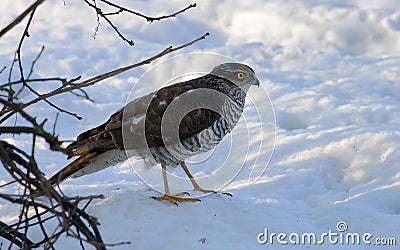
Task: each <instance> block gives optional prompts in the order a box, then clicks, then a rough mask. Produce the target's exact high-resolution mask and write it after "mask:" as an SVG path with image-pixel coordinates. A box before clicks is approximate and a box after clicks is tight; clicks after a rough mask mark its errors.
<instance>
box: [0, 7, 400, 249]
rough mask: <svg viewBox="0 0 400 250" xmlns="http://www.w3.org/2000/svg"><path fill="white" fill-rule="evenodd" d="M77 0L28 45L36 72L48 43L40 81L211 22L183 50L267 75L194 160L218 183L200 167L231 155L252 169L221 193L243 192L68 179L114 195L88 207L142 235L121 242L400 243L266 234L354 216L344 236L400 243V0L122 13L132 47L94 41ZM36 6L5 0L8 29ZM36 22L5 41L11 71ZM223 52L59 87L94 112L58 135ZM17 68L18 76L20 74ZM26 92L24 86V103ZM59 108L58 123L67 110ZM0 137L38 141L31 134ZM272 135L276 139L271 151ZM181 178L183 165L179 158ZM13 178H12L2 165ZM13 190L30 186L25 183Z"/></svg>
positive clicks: (1, 44) (133, 57)
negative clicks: (282, 239)
mask: <svg viewBox="0 0 400 250" xmlns="http://www.w3.org/2000/svg"><path fill="white" fill-rule="evenodd" d="M65 3H66V4H65V5H64V4H63V1H46V2H45V3H44V4H43V5H42V6H41V7H40V8H39V9H38V11H37V15H36V16H35V18H34V22H33V24H32V28H31V31H30V34H31V37H30V38H29V39H27V40H26V42H25V44H24V47H23V56H24V62H23V63H24V65H25V66H26V68H29V65H30V63H31V60H32V59H34V58H35V56H36V55H37V53H38V52H39V50H40V47H41V45H45V46H46V49H45V52H44V54H43V56H42V58H41V59H40V61H39V62H38V63H37V65H36V66H35V74H36V75H35V77H50V76H63V77H68V78H73V77H76V76H78V75H82V77H83V78H86V77H90V76H93V75H95V74H100V73H103V72H106V71H108V70H112V69H116V68H118V67H121V66H126V65H128V64H132V63H134V62H137V61H139V60H140V59H143V58H145V57H148V56H151V55H154V54H155V53H157V52H159V51H161V50H163V49H165V48H166V47H167V46H169V45H179V44H181V43H184V42H187V41H188V40H190V39H193V38H195V37H197V36H200V35H202V34H204V33H205V32H207V31H209V32H210V33H211V36H209V37H208V38H207V39H205V40H204V41H201V42H199V43H197V44H195V45H193V46H191V47H189V48H187V49H184V50H183V51H182V52H178V53H176V54H174V55H179V54H180V53H183V52H186V53H188V52H208V53H210V52H211V53H217V54H222V55H225V56H228V57H231V58H233V59H235V60H238V61H240V62H244V63H246V64H248V65H250V66H252V68H253V69H254V70H255V71H256V73H257V76H258V78H259V79H260V81H261V83H262V87H260V88H259V89H257V88H256V87H252V88H251V89H250V90H249V98H248V100H247V103H248V106H247V107H246V110H245V113H244V118H243V119H242V121H241V122H240V123H239V124H238V125H237V128H235V130H234V133H233V135H232V136H231V137H228V138H226V139H224V141H223V142H222V143H221V144H220V145H219V146H218V147H217V148H216V149H215V150H214V151H213V153H212V155H211V156H210V157H207V158H206V159H205V160H204V161H201V162H197V163H196V164H189V166H188V167H189V169H190V170H191V171H192V173H193V174H194V176H195V177H198V178H200V179H199V181H198V182H199V183H200V185H202V186H203V187H204V188H208V187H218V186H220V184H219V183H217V180H218V178H211V179H204V178H203V177H204V176H207V175H209V174H210V173H213V171H214V170H215V169H216V168H218V166H222V164H223V163H224V162H227V161H228V160H226V158H227V157H229V161H228V162H229V164H230V165H229V164H228V167H229V166H231V167H232V169H234V170H235V171H236V170H237V169H240V170H241V171H240V173H239V174H238V175H237V176H236V178H234V179H233V180H232V182H230V183H229V184H228V185H226V186H225V187H224V188H223V190H224V191H227V192H230V193H232V194H233V197H228V196H226V195H223V194H216V195H214V194H213V195H208V196H205V197H202V198H201V200H202V202H199V203H180V204H179V206H178V207H176V206H174V205H171V204H169V203H167V202H156V201H154V200H153V199H150V198H149V197H151V196H155V195H160V194H159V193H157V192H156V191H154V190H152V189H150V188H149V187H148V186H146V184H145V183H144V182H143V181H142V180H141V179H140V178H139V177H138V176H137V175H136V174H135V173H134V171H132V168H131V166H130V165H129V162H128V161H127V162H124V163H123V164H120V165H117V166H115V167H112V168H108V169H105V170H103V171H100V172H98V173H95V174H92V175H88V176H84V177H81V178H78V179H73V180H68V181H66V182H65V183H64V184H63V185H62V188H63V191H64V192H65V193H66V194H68V195H71V196H76V195H82V196H83V195H89V194H104V195H105V199H104V200H99V201H96V202H94V204H92V205H91V206H90V207H89V208H88V211H89V212H90V213H91V214H92V215H94V216H96V217H97V218H98V219H99V222H100V223H101V226H100V229H101V230H102V233H103V238H104V240H105V242H107V243H116V242H121V241H130V242H131V244H130V245H122V246H118V247H115V248H116V249H174V250H176V249H309V248H311V249H338V248H346V249H397V248H398V247H397V248H396V246H382V245H366V244H363V243H361V244H360V245H349V246H346V245H345V244H339V243H337V244H331V243H329V241H328V240H326V241H325V244H321V245H316V246H315V245H308V244H305V245H298V246H293V245H291V244H289V245H281V244H279V242H278V240H277V238H276V237H275V240H274V244H273V245H271V244H269V243H267V244H265V245H261V244H259V243H258V241H257V235H259V234H260V233H262V232H264V229H265V228H267V229H268V232H269V233H276V234H279V233H285V234H287V235H289V234H291V233H297V234H300V235H301V234H302V233H315V234H316V235H321V234H323V233H328V232H329V230H331V231H333V232H336V233H337V232H338V230H337V228H336V225H337V223H339V222H340V221H344V222H346V224H347V226H348V229H347V231H345V233H346V232H348V233H359V234H360V235H362V234H364V233H370V234H372V235H373V237H372V241H374V240H375V239H376V238H377V237H394V238H396V241H397V245H399V244H400V237H399V235H400V199H399V193H400V115H399V114H400V84H399V82H400V66H399V65H400V2H399V1H398V0H384V1H361V0H355V1H350V0H344V1H336V0H334V1H319V0H318V1H317V0H311V1H294V0H272V1H263V0H254V1H238V0H236V1H232V0H225V1H210V0H207V1H201V2H198V3H197V5H198V7H197V8H194V9H190V10H188V11H187V12H185V13H184V14H182V15H179V16H177V17H176V18H175V19H170V20H164V21H160V22H154V23H151V24H148V23H146V22H145V21H144V20H141V19H139V18H138V19H136V18H134V17H131V16H127V17H124V16H121V15H119V16H118V17H117V18H116V19H115V20H116V22H117V23H118V28H119V29H120V30H121V31H122V32H124V34H126V35H127V36H128V37H129V38H132V39H133V40H134V41H135V42H136V45H135V47H129V46H128V45H126V44H125V43H124V42H122V41H121V40H120V39H119V38H118V37H117V36H116V34H114V33H113V31H112V30H111V29H110V28H109V27H108V26H107V24H106V23H105V22H102V25H101V26H100V30H99V33H98V35H97V36H96V39H95V40H93V38H92V35H93V30H94V28H95V27H96V15H95V13H94V12H93V11H92V10H90V9H88V8H87V7H86V6H84V4H83V3H82V1H65ZM119 3H120V4H125V5H126V6H129V7H130V8H132V9H136V10H139V11H142V12H144V13H146V14H149V15H161V14H164V13H171V12H173V11H176V10H178V9H181V8H183V7H186V6H187V5H188V4H189V3H187V2H184V1H169V2H168V5H167V4H161V3H160V2H159V1H135V3H132V2H131V1H127V0H124V1H119ZM26 6H27V3H25V1H11V0H6V1H3V3H2V8H1V9H0V27H4V25H5V24H7V23H8V22H9V21H10V20H12V19H13V18H14V17H15V16H16V15H17V13H19V12H20V11H21V10H22V9H24V8H25V7H26ZM23 28H24V25H19V26H18V27H17V28H16V29H15V30H14V31H13V32H10V33H8V34H7V35H6V36H4V37H2V38H1V39H0V48H1V49H0V67H2V66H3V65H5V66H8V67H9V66H10V64H11V60H12V57H13V51H14V50H15V48H16V46H17V43H18V40H19V36H20V34H21V31H22V29H23ZM171 57H172V56H168V57H167V58H171ZM218 60H220V59H218ZM218 60H217V59H215V58H210V57H204V58H201V62H202V63H200V64H201V65H199V60H197V61H196V60H192V59H190V58H189V57H183V58H181V59H180V61H175V63H174V62H171V63H170V64H166V66H164V68H160V70H159V71H157V73H156V74H153V75H152V77H148V78H146V79H144V80H143V81H140V80H139V79H140V77H141V75H142V74H143V73H145V72H146V71H147V70H149V69H151V67H153V66H154V65H157V63H159V62H160V61H162V60H160V61H157V62H154V63H153V64H152V65H150V66H145V67H142V68H138V69H134V70H132V71H129V72H127V73H124V74H122V75H118V76H117V77H115V78H113V79H110V80H106V81H104V82H102V83H99V84H97V85H95V86H92V87H89V88H87V89H86V90H87V92H88V93H89V94H90V96H91V98H92V99H93V100H94V101H95V102H94V103H92V102H90V101H85V100H82V99H79V98H77V97H75V96H73V95H64V96H59V97H57V98H53V99H52V101H53V102H55V103H57V104H58V105H61V106H62V107H64V108H67V109H68V110H69V111H71V112H76V113H78V114H79V115H80V116H82V117H83V119H82V120H81V121H78V120H76V119H74V118H72V117H69V116H66V115H60V117H59V121H58V124H57V131H58V132H59V133H60V134H61V137H62V139H73V138H75V137H76V136H77V135H78V134H79V133H80V132H83V131H85V130H86V129H89V128H92V127H94V126H97V125H99V124H100V123H102V122H104V121H105V120H106V119H107V118H108V116H109V115H111V114H112V113H113V112H115V111H116V110H118V109H119V108H120V107H121V106H122V105H124V103H125V101H126V99H127V98H128V96H129V94H130V91H131V90H132V89H133V88H134V93H135V95H136V96H141V95H144V94H146V93H149V92H151V91H153V90H155V89H157V88H159V87H161V86H162V85H163V84H165V83H166V82H168V81H169V80H170V79H171V78H173V77H177V76H178V75H180V74H183V73H189V72H186V69H188V68H190V69H193V70H192V72H206V71H209V70H211V68H212V67H213V66H215V63H216V62H217V61H218ZM7 77H8V71H7V70H6V72H3V73H2V74H0V83H3V82H6V81H7ZM13 77H15V78H16V77H18V72H17V71H15V72H14V73H13ZM35 86H38V89H39V90H40V92H43V91H46V90H48V89H49V86H46V84H38V85H35ZM264 90H265V91H266V92H267V93H268V95H269V98H270V100H271V102H272V106H273V109H272V107H271V106H270V104H269V100H268V96H266V92H265V91H264ZM29 97H31V96H30V94H28V93H26V94H25V98H29ZM30 110H31V111H32V113H34V114H36V115H37V116H38V117H47V115H48V114H49V112H53V110H51V111H50V107H49V106H47V105H46V104H44V103H41V104H40V105H35V106H33V107H31V108H30ZM272 110H274V111H275V118H276V127H275V126H272V125H271V124H274V122H275V120H274V119H275V118H274V116H273V115H271V113H272ZM257 112H258V113H257ZM260 117H261V118H260ZM48 118H49V122H48V123H47V126H48V128H49V130H50V131H51V129H52V122H53V121H54V119H55V116H54V117H53V116H51V117H48ZM21 120H22V118H20V117H19V118H18V121H21ZM260 121H262V122H263V125H265V126H264V127H263V129H264V131H260V128H261V127H260ZM274 135H276V138H275V137H274ZM1 138H2V139H5V138H6V139H7V141H9V142H10V143H16V144H17V146H22V147H26V148H27V149H30V146H29V142H30V138H25V137H17V136H16V137H14V138H12V137H11V136H9V135H7V136H6V135H1ZM275 139H276V141H275ZM263 142H264V143H266V144H263V145H264V146H260V145H261V144H260V143H263ZM274 142H275V148H274V154H273V156H272V158H271V160H270V157H269V156H270V153H271V151H272V146H271V145H272V144H273V143H274ZM47 148H48V146H47V145H46V144H45V143H44V142H43V141H39V142H38V149H37V153H36V154H37V159H38V161H39V163H40V165H41V166H43V167H44V169H42V171H43V172H45V173H46V176H50V175H51V174H53V173H55V172H56V171H57V170H59V169H60V168H62V167H63V166H65V165H66V164H67V163H68V162H67V160H66V159H65V157H64V156H63V155H61V154H57V153H51V154H50V153H48V150H47ZM230 152H233V153H231V154H229V153H230ZM259 152H260V154H259ZM257 157H259V158H258V159H257ZM269 160H270V162H269ZM268 163H269V164H268ZM132 164H133V165H134V169H136V170H138V169H142V168H143V166H144V163H143V162H141V161H133V162H132ZM267 164H268V168H267V169H266V171H265V172H264V174H263V175H262V176H261V177H260V178H259V179H258V181H256V182H254V178H253V179H249V177H250V176H251V177H255V176H257V175H254V172H253V174H251V173H252V170H254V169H252V167H254V166H256V167H257V169H256V173H261V172H262V171H261V170H262V167H263V166H266V165H267ZM242 165H243V167H242ZM260 167H261V168H260ZM141 171H142V172H146V173H154V174H153V175H154V176H153V177H154V178H156V180H157V178H158V179H159V183H160V187H162V186H161V185H162V179H161V173H160V170H159V169H158V168H153V169H151V170H148V169H142V170H141ZM148 171H153V172H148ZM235 171H233V170H232V171H231V172H235ZM140 173H141V172H139V174H140ZM173 173H174V175H176V176H178V177H183V176H184V173H183V171H182V170H180V169H176V170H173ZM224 173H225V172H224ZM227 173H228V174H232V173H230V172H229V171H228V172H227ZM1 176H5V173H3V172H1ZM221 179H230V178H227V177H226V176H223V177H221ZM210 180H213V181H210ZM1 183H3V182H2V181H0V184H1ZM175 184H176V185H175ZM171 189H172V191H173V192H181V191H184V190H190V189H191V186H190V182H189V181H188V180H185V181H184V183H183V184H181V183H179V184H177V183H175V182H172V183H171ZM182 189H184V190H182ZM0 190H1V189H0ZM5 191H9V190H5ZM11 191H13V192H18V188H17V187H15V190H11ZM194 195H199V194H198V193H194ZM18 214H19V211H18V210H17V209H16V207H14V206H12V205H10V204H8V203H6V202H5V201H4V200H1V201H0V220H1V221H5V222H12V221H15V220H16V219H17V216H18ZM49 227H50V226H49ZM38 230H39V229H38ZM33 236H35V235H33ZM286 240H288V238H286ZM0 242H4V240H3V239H0ZM76 248H79V243H78V242H76V241H75V240H74V239H72V238H63V239H61V240H60V241H59V243H58V245H57V249H76Z"/></svg>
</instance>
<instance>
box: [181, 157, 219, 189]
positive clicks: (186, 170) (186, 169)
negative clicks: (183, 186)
mask: <svg viewBox="0 0 400 250" xmlns="http://www.w3.org/2000/svg"><path fill="white" fill-rule="evenodd" d="M179 164H180V165H181V167H182V168H183V171H185V173H186V175H187V176H188V177H189V180H190V182H191V183H192V185H193V190H195V191H199V192H203V193H206V194H207V193H214V194H216V193H217V192H216V191H214V190H207V189H203V188H201V187H200V186H199V184H198V183H197V182H196V180H195V179H194V178H193V175H192V174H191V173H190V171H189V169H188V168H187V166H186V164H185V162H183V161H181V162H179Z"/></svg>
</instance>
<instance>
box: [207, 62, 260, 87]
mask: <svg viewBox="0 0 400 250" xmlns="http://www.w3.org/2000/svg"><path fill="white" fill-rule="evenodd" d="M210 74H211V75H216V76H219V77H222V78H225V79H227V80H229V81H230V82H232V83H234V84H235V85H236V86H238V87H240V88H242V89H243V90H244V91H245V92H247V90H248V89H249V88H250V86H251V85H256V86H258V87H259V86H260V81H259V80H258V78H257V76H256V73H255V72H254V70H253V69H252V68H250V67H249V66H247V65H246V64H242V63H222V64H219V65H217V66H215V67H214V69H213V70H212V71H211V73H210Z"/></svg>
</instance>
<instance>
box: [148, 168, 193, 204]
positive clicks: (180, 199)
mask: <svg viewBox="0 0 400 250" xmlns="http://www.w3.org/2000/svg"><path fill="white" fill-rule="evenodd" d="M161 168H162V177H163V181H164V195H163V196H159V197H151V198H153V199H155V200H158V201H163V200H166V201H169V202H170V203H172V204H175V205H178V203H177V202H196V201H200V200H199V199H196V198H187V197H181V196H183V195H184V194H185V192H183V193H180V194H177V195H171V193H170V192H169V186H168V180H167V166H166V165H165V164H161Z"/></svg>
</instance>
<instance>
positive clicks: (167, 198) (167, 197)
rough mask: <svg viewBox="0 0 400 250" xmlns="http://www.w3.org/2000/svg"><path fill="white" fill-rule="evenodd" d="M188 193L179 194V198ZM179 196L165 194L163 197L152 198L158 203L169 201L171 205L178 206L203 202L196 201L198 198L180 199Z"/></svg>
mask: <svg viewBox="0 0 400 250" xmlns="http://www.w3.org/2000/svg"><path fill="white" fill-rule="evenodd" d="M185 194H186V193H185V192H183V193H180V194H178V195H179V196H183V195H185ZM179 196H172V195H168V194H164V195H163V196H159V197H154V196H153V197H151V198H153V199H155V200H157V201H169V203H171V204H174V205H176V206H178V202H197V201H201V200H200V199H196V198H187V197H179Z"/></svg>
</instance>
